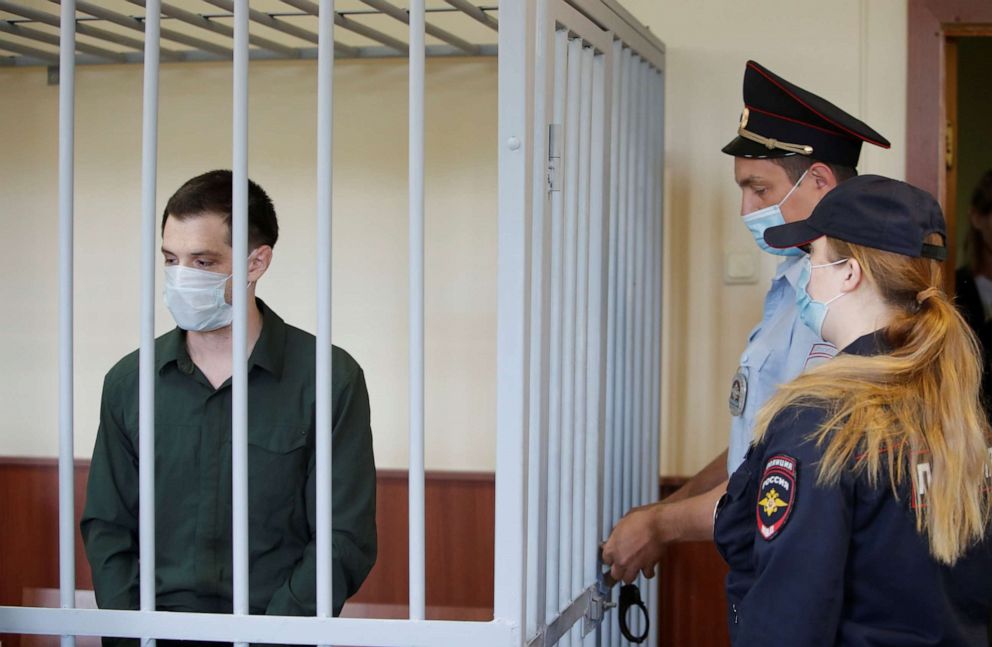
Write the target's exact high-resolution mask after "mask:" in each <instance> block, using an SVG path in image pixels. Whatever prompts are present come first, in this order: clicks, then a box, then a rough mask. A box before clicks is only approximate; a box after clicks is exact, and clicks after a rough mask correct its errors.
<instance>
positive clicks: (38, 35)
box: [0, 20, 127, 63]
mask: <svg viewBox="0 0 992 647" xmlns="http://www.w3.org/2000/svg"><path fill="white" fill-rule="evenodd" d="M0 31H3V32H6V33H8V34H13V35H15V36H20V37H21V38H28V39H30V40H36V41H38V42H40V43H48V44H49V45H58V44H59V37H58V36H56V35H55V34H49V33H48V32H44V31H39V30H37V29H32V28H30V27H21V26H20V25H15V24H12V23H10V22H9V21H6V20H0ZM76 51H77V52H85V53H87V54H92V55H93V56H100V57H102V58H106V59H109V60H111V61H117V62H119V63H126V62H127V56H125V55H124V54H123V53H121V52H112V51H110V50H109V49H104V48H102V47H97V46H96V45H87V44H86V43H80V42H79V41H76Z"/></svg>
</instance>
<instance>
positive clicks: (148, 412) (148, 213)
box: [138, 0, 161, 646]
mask: <svg viewBox="0 0 992 647" xmlns="http://www.w3.org/2000/svg"><path fill="white" fill-rule="evenodd" d="M160 22H161V2H160V0H148V2H147V4H146V5H145V61H144V70H143V72H144V84H143V85H144V88H143V98H142V130H141V344H140V348H139V351H138V353H139V358H138V373H139V374H138V515H139V520H138V528H139V541H138V544H139V546H140V548H139V560H138V562H139V570H140V575H139V582H140V585H139V588H140V593H141V610H142V611H154V610H155V297H156V294H155V262H156V260H157V259H158V251H157V250H156V249H155V242H156V239H155V233H156V224H157V223H156V221H157V218H156V213H155V194H156V187H157V185H156V179H157V178H156V175H157V172H158V78H159V37H160V32H159V29H160ZM143 644H145V645H146V646H150V645H154V644H155V640H154V639H144V640H143Z"/></svg>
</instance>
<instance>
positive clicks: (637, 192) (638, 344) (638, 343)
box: [630, 60, 645, 506]
mask: <svg viewBox="0 0 992 647" xmlns="http://www.w3.org/2000/svg"><path fill="white" fill-rule="evenodd" d="M644 65H645V63H644V61H640V60H639V61H638V62H637V64H636V65H635V66H634V83H635V92H636V97H637V102H636V104H635V106H634V110H635V111H636V118H635V122H634V151H633V154H634V174H633V175H634V177H633V184H634V200H633V206H634V212H633V216H634V229H633V231H634V240H633V246H634V282H633V284H632V287H633V292H632V295H631V302H632V304H631V305H632V310H633V315H634V319H633V330H634V339H633V351H634V353H633V356H632V357H631V359H632V361H633V366H632V367H631V370H632V371H633V375H634V379H633V382H632V389H631V390H632V391H633V411H632V419H633V422H632V427H631V431H632V434H631V439H632V442H633V451H634V457H635V458H634V460H633V462H632V463H631V472H632V474H631V500H630V503H631V506H638V505H641V490H642V488H641V474H642V473H643V471H644V470H643V465H644V454H643V453H642V447H641V439H642V438H643V437H644V426H643V424H644V415H643V413H644V412H643V401H644V392H645V388H644V351H645V348H644V212H645V204H644V189H645V187H644V124H645V119H644V101H643V98H644V73H643V68H644Z"/></svg>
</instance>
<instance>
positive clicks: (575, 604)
mask: <svg viewBox="0 0 992 647" xmlns="http://www.w3.org/2000/svg"><path fill="white" fill-rule="evenodd" d="M597 586H598V585H597V584H593V585H592V586H590V587H589V588H587V589H586V590H585V591H583V592H582V593H580V594H579V596H578V597H577V598H575V599H574V600H572V603H571V604H569V605H568V608H567V609H565V610H564V611H562V612H561V613H560V614H558V617H557V618H555V619H554V620H553V621H552V622H551V623H550V624H549V625H548V626H547V627H545V629H544V631H543V632H541V633H539V634H538V635H537V636H535V637H534V638H533V639H532V640H531V641H530V642H529V643H527V647H545V645H557V644H558V640H559V639H560V638H561V637H562V636H564V635H565V634H567V633H568V632H569V630H571V628H572V626H573V625H574V624H575V623H576V622H578V621H579V620H581V619H582V618H584V617H585V615H586V614H587V613H588V612H589V606H590V604H591V603H592V599H593V596H594V595H595V594H596V587H597Z"/></svg>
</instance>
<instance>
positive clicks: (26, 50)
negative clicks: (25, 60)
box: [0, 38, 59, 65]
mask: <svg viewBox="0 0 992 647" xmlns="http://www.w3.org/2000/svg"><path fill="white" fill-rule="evenodd" d="M0 49H5V50H7V51H8V52H17V53H18V54H24V55H25V56H31V57H34V58H37V59H39V60H42V61H45V62H47V63H48V64H50V65H58V63H59V55H58V54H55V53H52V52H46V51H45V50H41V49H35V48H34V47H28V46H27V45H21V44H20V43H15V42H13V41H9V40H7V39H6V38H0Z"/></svg>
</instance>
